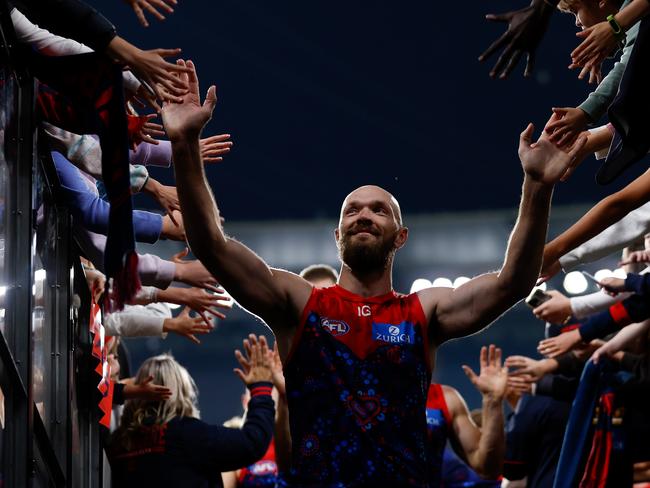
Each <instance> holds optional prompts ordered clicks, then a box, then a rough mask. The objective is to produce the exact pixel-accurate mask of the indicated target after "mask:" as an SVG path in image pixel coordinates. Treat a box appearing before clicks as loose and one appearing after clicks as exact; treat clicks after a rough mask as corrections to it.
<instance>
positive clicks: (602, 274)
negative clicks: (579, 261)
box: [594, 268, 614, 281]
mask: <svg viewBox="0 0 650 488" xmlns="http://www.w3.org/2000/svg"><path fill="white" fill-rule="evenodd" d="M613 275H614V273H613V271H612V270H611V269H607V268H605V269H599V270H598V271H596V272H595V273H594V278H596V279H597V280H598V281H600V280H602V279H603V278H611V277H612V276H613Z"/></svg>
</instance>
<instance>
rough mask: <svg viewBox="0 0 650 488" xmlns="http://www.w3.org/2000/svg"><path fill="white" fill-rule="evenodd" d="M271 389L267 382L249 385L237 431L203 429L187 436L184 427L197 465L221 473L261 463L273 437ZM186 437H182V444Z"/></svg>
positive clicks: (216, 427) (273, 411)
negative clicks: (248, 392)
mask: <svg viewBox="0 0 650 488" xmlns="http://www.w3.org/2000/svg"><path fill="white" fill-rule="evenodd" d="M272 389H273V385H272V384H271V383H267V382H259V383H254V384H252V385H250V387H249V390H250V392H251V399H250V402H249V403H248V412H247V414H246V422H245V423H244V425H243V427H242V428H241V429H231V428H228V427H223V426H221V425H210V426H207V427H206V426H205V425H203V427H202V428H201V431H200V432H194V433H190V432H187V430H188V429H187V427H185V428H184V430H185V431H186V435H188V436H190V437H192V436H194V437H195V438H194V440H193V441H192V444H193V445H194V446H195V447H194V448H193V449H192V452H193V453H195V454H196V456H197V458H196V459H197V461H198V462H199V463H201V464H204V465H205V467H206V469H212V470H216V471H221V472H223V471H234V470H236V469H239V468H243V467H245V466H248V465H250V464H253V463H254V462H255V461H258V460H259V459H261V458H262V456H264V453H265V452H266V450H267V449H268V447H269V444H270V442H271V437H272V436H273V426H274V422H275V407H274V405H273V399H272V398H271V390H272ZM190 437H186V441H189V440H190Z"/></svg>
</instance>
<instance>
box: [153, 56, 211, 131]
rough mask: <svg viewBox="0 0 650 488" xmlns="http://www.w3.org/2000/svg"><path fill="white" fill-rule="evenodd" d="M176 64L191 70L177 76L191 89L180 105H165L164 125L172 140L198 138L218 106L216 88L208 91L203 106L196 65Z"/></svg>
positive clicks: (163, 111) (169, 103)
mask: <svg viewBox="0 0 650 488" xmlns="http://www.w3.org/2000/svg"><path fill="white" fill-rule="evenodd" d="M176 63H177V64H178V65H179V66H183V67H187V68H189V70H188V72H187V73H185V72H181V73H177V74H176V76H177V77H178V78H179V81H180V82H181V83H183V84H186V85H187V86H188V87H189V91H188V92H187V93H186V94H185V95H183V96H181V97H180V99H181V102H180V103H174V102H167V103H165V104H164V105H163V109H162V118H163V124H164V126H165V130H166V131H167V135H168V136H169V138H170V139H171V140H174V139H178V138H184V137H196V138H198V137H199V136H200V134H201V131H202V130H203V127H205V125H206V124H207V123H208V122H209V121H210V118H211V117H212V111H213V110H214V107H215V105H216V104H217V91H216V87H215V86H214V85H212V86H211V87H210V88H209V89H208V93H207V95H206V97H205V100H204V101H203V104H201V97H200V95H199V80H198V78H197V77H196V68H195V67H194V63H192V61H187V62H186V61H183V60H181V59H179V60H178V61H177V62H176Z"/></svg>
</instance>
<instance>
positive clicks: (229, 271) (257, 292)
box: [203, 238, 311, 323]
mask: <svg viewBox="0 0 650 488" xmlns="http://www.w3.org/2000/svg"><path fill="white" fill-rule="evenodd" d="M210 254H211V255H210V256H209V257H206V259H205V261H204V262H203V264H204V265H205V266H206V268H207V269H208V271H210V273H212V274H213V276H214V277H215V278H216V279H217V281H218V282H219V283H220V284H221V285H222V286H223V287H224V288H225V289H226V290H227V291H228V293H229V294H230V295H231V296H232V297H233V298H234V300H235V301H237V303H239V305H241V306H242V307H243V308H245V309H246V310H248V311H250V312H252V313H254V314H255V315H258V316H260V317H261V318H262V319H264V320H265V321H267V323H268V322H269V321H272V322H276V321H278V320H280V321H281V320H285V319H287V320H290V319H291V318H293V317H294V316H295V318H296V319H297V318H298V316H299V314H300V312H301V311H302V308H304V306H305V304H306V303H307V300H308V298H309V294H310V293H311V285H310V284H309V283H308V282H307V281H305V280H304V279H302V278H301V277H300V276H298V275H296V274H294V273H291V272H288V271H284V270H279V269H274V268H271V267H270V266H269V265H268V264H267V263H266V262H265V261H264V260H263V259H262V258H261V257H260V256H258V255H257V254H256V253H255V252H253V251H252V250H251V249H249V248H248V247H246V246H245V245H244V244H242V243H241V242H239V241H236V240H234V239H230V238H228V239H227V242H226V244H225V245H224V246H222V247H221V248H220V250H219V251H218V252H214V253H210ZM301 304H302V307H301Z"/></svg>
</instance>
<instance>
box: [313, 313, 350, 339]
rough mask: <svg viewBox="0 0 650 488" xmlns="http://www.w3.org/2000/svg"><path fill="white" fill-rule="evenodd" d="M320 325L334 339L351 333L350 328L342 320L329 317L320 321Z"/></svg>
mask: <svg viewBox="0 0 650 488" xmlns="http://www.w3.org/2000/svg"><path fill="white" fill-rule="evenodd" d="M320 325H321V327H322V328H323V329H326V330H327V331H328V332H329V333H330V334H332V335H333V336H334V337H336V336H340V335H343V334H347V333H348V332H349V331H350V326H349V325H348V324H346V323H345V322H343V321H342V320H335V319H328V318H327V317H323V318H322V319H320Z"/></svg>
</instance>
